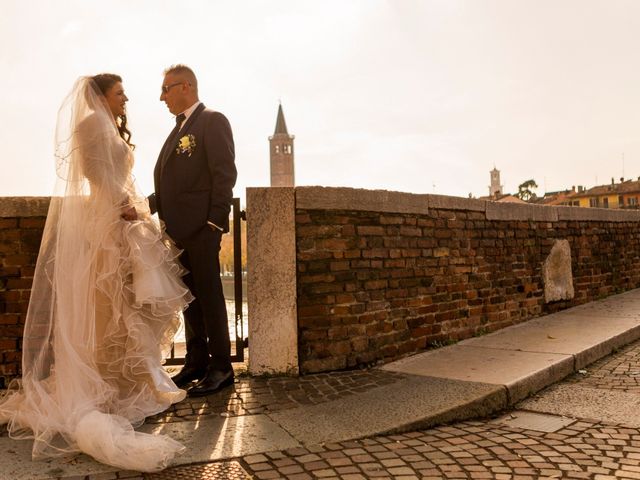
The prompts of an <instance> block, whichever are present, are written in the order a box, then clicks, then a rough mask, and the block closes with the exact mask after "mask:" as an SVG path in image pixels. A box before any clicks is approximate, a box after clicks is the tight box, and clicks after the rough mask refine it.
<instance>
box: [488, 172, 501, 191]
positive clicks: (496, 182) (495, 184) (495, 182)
mask: <svg viewBox="0 0 640 480" xmlns="http://www.w3.org/2000/svg"><path fill="white" fill-rule="evenodd" d="M498 195H502V185H500V170H498V169H497V168H496V167H493V170H491V186H490V187H489V196H490V197H492V198H495V197H497V196H498Z"/></svg>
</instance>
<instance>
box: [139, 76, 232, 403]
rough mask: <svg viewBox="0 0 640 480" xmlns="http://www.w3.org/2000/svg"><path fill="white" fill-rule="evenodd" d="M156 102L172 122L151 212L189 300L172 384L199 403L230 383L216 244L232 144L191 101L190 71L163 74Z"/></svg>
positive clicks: (222, 126)
mask: <svg viewBox="0 0 640 480" xmlns="http://www.w3.org/2000/svg"><path fill="white" fill-rule="evenodd" d="M160 100H161V101H163V102H164V103H165V104H166V105H167V108H168V109H169V111H170V112H171V113H172V114H173V115H175V116H176V126H175V128H174V129H173V131H172V132H171V133H170V134H169V137H168V138H167V140H166V141H165V143H164V146H163V147H162V150H161V151H160V156H159V157H158V162H157V163H156V167H155V170H154V172H153V177H154V183H155V193H154V194H152V195H151V196H150V197H149V206H150V208H151V212H152V213H155V212H156V211H157V212H158V216H159V217H160V219H161V220H163V221H164V224H165V227H166V231H167V233H168V234H169V236H171V238H173V240H174V241H175V242H176V245H177V246H178V247H179V248H180V249H182V250H183V253H182V254H181V255H180V262H181V263H182V265H183V266H184V268H185V269H187V270H188V272H189V273H188V274H187V275H186V276H185V277H184V282H185V283H186V284H187V286H188V287H189V289H190V290H191V293H193V295H194V296H195V300H194V301H193V302H191V304H190V305H189V307H188V308H187V310H186V311H185V313H184V317H185V332H186V340H187V355H186V360H185V365H184V367H183V368H182V370H181V371H180V373H178V374H177V375H176V376H174V377H173V381H174V382H175V384H176V385H177V386H178V387H180V388H186V387H187V386H188V385H190V384H191V383H192V382H194V381H197V383H196V384H195V385H194V386H192V387H191V388H189V389H188V392H189V395H190V396H194V397H197V396H203V395H208V394H210V393H213V392H216V391H218V390H220V389H221V388H223V387H225V386H227V385H231V384H232V383H233V369H232V367H231V348H230V341H229V327H228V325H227V310H226V306H225V301H224V295H223V293H222V283H221V281H220V261H219V257H218V254H219V252H220V240H221V238H222V234H223V233H225V232H228V231H229V209H230V206H231V200H232V197H233V193H232V188H233V186H234V185H235V182H236V176H237V172H236V167H235V164H234V158H235V153H234V144H233V135H232V133H231V127H230V125H229V121H228V120H227V119H226V117H225V116H224V115H223V114H221V113H219V112H215V111H213V110H210V109H208V108H205V106H204V105H203V104H202V103H201V102H200V101H199V99H198V81H197V79H196V76H195V74H194V73H193V70H191V69H190V68H189V67H187V66H185V65H174V66H172V67H170V68H168V69H167V70H165V72H164V81H163V83H162V94H161V95H160Z"/></svg>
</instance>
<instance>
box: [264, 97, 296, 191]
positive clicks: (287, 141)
mask: <svg viewBox="0 0 640 480" xmlns="http://www.w3.org/2000/svg"><path fill="white" fill-rule="evenodd" d="M294 138H295V136H294V135H289V132H288V131H287V124H286V122H285V121H284V113H283V112H282V104H280V105H279V106H278V118H277V120H276V130H275V132H273V136H271V137H269V153H270V155H269V156H270V159H271V186H272V187H293V186H295V170H294V162H293V139H294Z"/></svg>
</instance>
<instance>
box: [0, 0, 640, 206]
mask: <svg viewBox="0 0 640 480" xmlns="http://www.w3.org/2000/svg"><path fill="white" fill-rule="evenodd" d="M0 11H2V15H0V66H1V67H2V68H1V70H0V114H2V118H3V120H2V128H0V145H2V149H1V153H0V196H23V195H25V196H27V195H28V196H31V195H36V196H40V195H50V194H51V193H52V191H53V186H54V182H55V169H54V159H53V158H54V157H53V136H54V130H55V122H56V114H57V110H58V108H59V106H60V104H61V102H62V100H63V98H64V97H65V96H66V95H67V93H68V92H69V91H70V90H71V87H72V85H73V83H74V81H75V80H76V79H77V78H78V77H79V76H81V75H93V74H96V73H101V72H113V73H118V74H120V75H121V76H122V77H123V79H124V82H123V84H124V87H125V91H126V93H127V95H128V97H129V103H128V117H129V126H130V129H131V130H132V133H133V138H132V141H133V143H135V144H136V146H137V148H136V151H135V155H136V165H135V168H134V173H135V176H136V179H137V182H138V185H139V187H140V189H141V190H142V191H143V192H144V193H146V194H148V193H151V192H152V191H153V179H152V172H153V167H154V165H155V162H156V159H157V156H158V153H159V150H160V147H161V146H162V144H163V142H164V140H165V138H166V136H167V135H168V133H169V132H170V131H171V129H172V128H173V124H174V122H173V118H172V116H171V114H170V113H169V112H168V110H167V108H166V106H165V105H164V103H162V102H160V101H159V96H160V86H161V84H162V78H163V77H162V71H163V70H164V68H165V67H167V66H169V65H171V64H175V63H185V64H187V65H189V66H191V67H192V68H193V70H194V71H195V72H196V75H197V76H198V81H199V90H200V99H201V100H202V101H203V103H205V104H206V105H207V106H208V107H210V108H213V109H215V110H218V111H221V112H222V113H224V114H225V115H226V116H227V118H228V119H229V121H230V123H231V126H232V128H233V132H234V138H235V143H236V164H237V167H238V173H239V176H238V181H237V184H236V188H235V189H234V193H235V195H236V196H239V197H241V198H242V199H244V198H245V189H246V188H247V187H260V186H268V185H269V142H268V137H269V136H270V135H272V134H273V131H274V128H275V122H276V114H277V109H278V103H279V102H280V101H281V102H282V106H283V109H284V114H285V118H286V122H287V127H288V129H289V133H290V134H292V135H295V162H296V165H295V169H296V184H297V185H322V186H343V187H356V188H369V189H385V190H395V191H402V192H412V193H437V194H443V195H456V196H463V197H467V196H468V195H469V194H472V195H473V196H476V197H478V196H482V195H487V194H488V186H489V171H490V170H491V169H493V168H494V167H496V168H498V169H499V170H500V171H501V180H502V182H501V183H502V184H503V185H504V190H505V192H515V191H517V189H518V185H519V184H520V183H522V182H524V181H526V180H528V179H534V180H535V181H536V182H537V184H538V185H539V188H538V190H537V193H538V195H541V194H543V193H544V192H545V191H554V190H563V189H565V188H571V187H572V186H574V185H575V186H577V185H583V186H587V187H590V186H593V185H596V184H602V183H609V182H610V181H611V178H612V177H615V179H616V181H619V178H620V177H625V178H637V177H639V176H640V136H639V135H638V133H639V131H640V130H639V129H640V55H638V51H637V48H638V45H640V2H637V1H635V0H388V1H382V0H322V1H320V0H318V1H310V0H265V1H258V0H235V1H218V0H183V1H168V0H110V1H108V2H105V1H101V2H98V1H94V0H65V1H64V2H53V1H49V0H0Z"/></svg>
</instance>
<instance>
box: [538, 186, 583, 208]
mask: <svg viewBox="0 0 640 480" xmlns="http://www.w3.org/2000/svg"><path fill="white" fill-rule="evenodd" d="M583 190H584V188H583V187H582V185H578V191H579V192H582V191H583ZM575 195H576V187H575V186H573V187H571V189H570V190H559V191H557V192H545V194H544V195H543V196H542V197H538V198H537V199H536V200H535V202H534V203H537V204H539V205H550V206H551V205H569V206H572V207H579V206H580V202H579V201H578V200H575V199H574V197H575Z"/></svg>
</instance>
